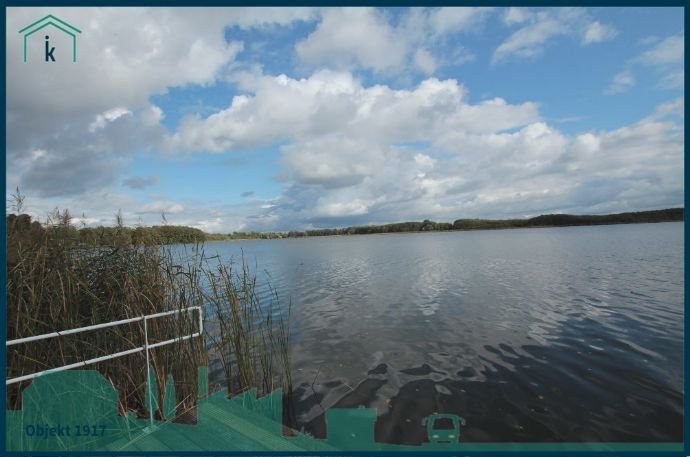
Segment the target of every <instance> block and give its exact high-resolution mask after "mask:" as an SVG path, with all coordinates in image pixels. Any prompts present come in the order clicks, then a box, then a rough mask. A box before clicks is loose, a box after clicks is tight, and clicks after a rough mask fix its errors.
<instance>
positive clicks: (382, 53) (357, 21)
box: [296, 8, 406, 71]
mask: <svg viewBox="0 0 690 457" xmlns="http://www.w3.org/2000/svg"><path fill="white" fill-rule="evenodd" d="M296 50H297V55H298V56H299V58H300V59H301V60H303V61H304V62H306V63H307V64H310V65H315V66H319V65H322V64H324V63H328V64H330V65H334V66H335V67H336V68H341V69H345V68H350V67H352V66H353V65H359V66H362V67H365V68H372V69H374V70H376V71H392V70H394V69H397V68H399V67H400V66H401V65H402V64H403V62H404V59H405V53H406V49H405V44H404V37H403V36H402V35H401V34H400V33H399V32H398V31H396V30H395V29H394V28H393V27H391V26H390V25H389V24H388V22H387V20H386V18H385V17H384V16H383V15H382V13H380V12H379V11H378V10H376V9H374V8H339V9H328V10H325V11H324V12H323V16H322V19H321V22H319V24H318V26H317V27H316V30H315V31H314V32H313V33H312V34H311V35H309V36H308V37H307V38H306V39H304V40H303V41H300V42H299V43H297V46H296Z"/></svg>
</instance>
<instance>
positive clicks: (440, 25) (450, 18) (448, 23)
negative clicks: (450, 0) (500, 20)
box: [428, 7, 494, 35]
mask: <svg viewBox="0 0 690 457" xmlns="http://www.w3.org/2000/svg"><path fill="white" fill-rule="evenodd" d="M493 11H494V9H493V8H487V7H444V8H437V9H433V10H431V11H430V12H429V16H428V23H429V25H430V27H431V29H432V30H433V33H434V34H435V35H446V34H450V33H457V32H466V31H471V30H474V29H476V28H477V27H479V26H481V25H482V24H483V23H484V22H485V21H486V20H487V18H488V17H489V16H490V15H491V14H493Z"/></svg>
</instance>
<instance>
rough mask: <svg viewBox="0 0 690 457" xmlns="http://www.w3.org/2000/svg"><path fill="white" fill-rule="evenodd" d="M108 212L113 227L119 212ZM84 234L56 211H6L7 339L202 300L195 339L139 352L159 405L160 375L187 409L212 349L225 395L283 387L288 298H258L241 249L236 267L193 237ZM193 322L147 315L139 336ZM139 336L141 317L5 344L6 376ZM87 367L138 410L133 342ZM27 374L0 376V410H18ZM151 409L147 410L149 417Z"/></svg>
mask: <svg viewBox="0 0 690 457" xmlns="http://www.w3.org/2000/svg"><path fill="white" fill-rule="evenodd" d="M116 221H117V224H116V227H119V228H120V229H121V230H122V231H123V233H124V231H125V230H126V229H125V227H124V224H123V221H122V218H121V216H120V215H118V217H117V218H116ZM93 233H94V231H93V230H92V231H91V232H90V236H89V237H88V239H87V240H86V241H85V238H84V237H83V236H80V233H79V230H78V229H77V228H76V227H74V226H73V224H72V223H71V216H70V215H69V213H68V212H67V211H65V212H60V211H57V210H56V211H55V212H54V213H53V215H52V216H51V217H49V218H48V220H47V221H45V222H44V223H39V222H37V221H32V220H31V218H30V217H29V216H28V215H25V214H21V215H14V214H10V215H9V216H8V217H7V260H8V262H7V338H8V340H12V339H16V338H23V337H28V336H34V335H39V334H43V333H49V332H53V331H56V330H66V329H71V328H76V327H83V326H88V325H93V324H99V323H104V322H110V321H115V320H120V319H127V318H131V317H138V316H143V315H147V314H153V313H157V312H162V311H170V310H180V309H183V308H187V307H190V306H202V307H203V308H204V316H205V319H206V322H205V327H207V328H206V331H205V333H204V334H203V336H202V337H201V338H192V339H190V340H186V341H180V342H176V343H174V344H171V345H167V346H162V347H159V348H154V349H151V350H150V357H151V365H152V368H153V370H154V373H155V377H156V381H157V384H158V386H159V389H158V391H159V393H158V394H159V401H158V404H159V405H162V404H163V401H162V399H163V394H164V393H163V389H162V386H164V385H165V382H166V379H167V377H168V375H169V374H172V377H173V379H174V382H175V392H176V402H177V404H178V411H179V412H188V411H190V410H193V409H194V407H195V405H196V401H197V391H198V385H197V383H198V378H197V369H198V367H200V366H207V365H208V361H209V357H211V358H213V357H220V359H221V362H222V365H223V368H224V372H225V384H226V385H227V386H228V395H229V396H230V395H233V394H235V393H239V392H242V391H245V390H247V389H251V388H257V390H258V391H259V392H260V393H268V392H270V391H272V390H273V389H275V388H277V387H283V388H284V389H286V391H291V389H292V381H291V376H290V356H289V341H290V334H289V322H288V319H289V311H290V307H289V306H287V307H282V306H281V304H280V301H279V300H278V296H277V294H273V295H272V299H271V300H270V301H269V303H262V302H261V300H259V294H258V293H257V290H258V285H257V279H256V275H255V274H254V273H253V272H252V271H250V269H249V268H248V266H247V263H246V262H245V261H244V259H242V262H241V264H240V265H239V266H237V267H236V266H235V265H234V264H233V263H232V262H230V263H227V262H223V261H222V260H221V259H219V258H217V257H213V258H207V257H206V256H205V254H204V249H203V245H196V246H192V247H191V254H190V253H189V251H188V250H187V249H180V248H179V247H173V246H161V245H160V244H159V243H158V241H159V240H156V239H155V237H149V239H145V240H140V242H139V243H138V244H137V245H132V244H131V243H130V242H129V238H128V237H125V236H123V237H121V238H119V239H120V240H121V241H120V242H118V237H117V236H114V237H113V236H112V230H111V233H109V237H108V242H107V243H104V242H103V240H99V239H98V237H93V236H92V235H93ZM96 233H97V231H96ZM116 234H117V230H116ZM197 321H198V317H197V315H196V313H180V314H179V315H174V316H166V317H160V318H156V319H151V320H149V321H148V337H149V343H155V342H157V341H163V340H167V339H172V338H175V337H177V336H180V335H188V334H191V333H193V332H195V331H197V328H198V323H197ZM206 323H208V324H209V325H206ZM143 342H144V330H143V324H142V323H141V322H133V323H130V324H125V325H121V326H117V327H110V328H108V329H102V330H96V331H93V332H86V333H80V334H75V335H66V336H60V337H56V338H52V339H49V340H42V341H36V342H32V343H26V344H21V345H17V346H10V347H9V348H8V351H7V377H8V378H10V377H16V376H22V375H25V374H28V373H33V372H37V371H41V370H45V369H49V368H54V367H57V366H62V365H67V364H70V363H74V362H78V361H83V360H87V359H91V358H95V357H100V356H103V355H106V354H111V353H114V352H118V351H123V350H127V349H132V348H135V347H140V346H143V344H144V343H143ZM207 342H208V343H207ZM90 367H91V368H93V369H96V370H98V371H100V372H101V373H102V374H103V375H104V376H105V377H106V379H108V380H109V381H110V382H111V383H112V384H113V386H114V387H115V388H116V389H117V391H118V392H119V408H120V412H121V413H122V414H124V413H126V412H127V411H135V412H136V413H137V415H139V416H140V417H146V416H147V414H148V410H147V406H146V397H145V390H146V377H147V376H146V359H145V353H144V352H141V353H137V354H131V355H127V356H124V357H120V358H117V359H112V360H108V361H104V362H99V363H97V364H94V365H91V366H90ZM29 382H30V381H26V382H22V383H18V384H13V385H10V386H8V390H7V408H8V409H19V408H21V391H22V390H23V388H25V387H26V386H27V385H28V384H29ZM288 408H289V407H288ZM161 416H162V415H161V412H160V411H157V412H156V417H157V418H158V419H162V417H161ZM186 417H187V418H188V417H189V415H186Z"/></svg>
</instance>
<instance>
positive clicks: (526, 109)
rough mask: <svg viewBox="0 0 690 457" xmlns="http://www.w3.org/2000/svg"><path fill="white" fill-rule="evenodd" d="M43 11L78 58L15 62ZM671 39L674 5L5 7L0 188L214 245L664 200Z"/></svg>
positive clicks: (679, 51) (39, 55) (83, 218)
mask: <svg viewBox="0 0 690 457" xmlns="http://www.w3.org/2000/svg"><path fill="white" fill-rule="evenodd" d="M46 14H53V15H56V16H57V17H59V18H60V19H62V20H64V21H67V22H69V23H70V24H72V25H73V26H75V27H77V28H78V29H80V30H81V32H82V33H81V34H79V36H78V39H77V40H78V42H77V47H78V58H77V62H72V55H71V50H72V48H71V42H70V41H69V40H70V39H71V38H70V37H68V36H66V35H64V34H62V33H61V32H60V31H59V30H57V29H55V28H53V27H47V28H46V29H43V30H42V31H41V32H40V33H36V34H34V35H32V36H30V37H29V38H28V40H27V62H26V63H24V62H23V42H22V35H21V34H19V33H18V31H19V30H20V29H22V28H23V27H24V26H26V25H28V24H31V23H32V22H34V21H36V20H37V19H40V18H41V17H43V16H45V15H46ZM44 32H45V34H46V35H48V36H50V43H51V44H50V46H51V47H55V51H54V54H53V55H54V57H55V59H56V62H49V63H46V62H45V61H44V55H43V53H44V50H43V47H44V36H43V33H44ZM683 42H684V23H683V10H682V9H680V8H675V9H674V8H651V9H650V8H601V9H584V8H569V9H559V8H543V9H532V8H518V9H516V8H429V9H426V8H413V9H398V8H395V9H376V8H352V9H348V8H344V9H343V8H328V9H311V8H302V9H298V8H284V9H283V8H208V9H193V8H178V9H163V8H153V9H143V8H133V9H130V8H51V9H45V8H9V9H7V37H6V46H7V52H6V59H7V144H6V164H7V175H6V178H7V181H6V189H7V192H8V194H9V193H10V192H12V191H14V189H15V188H16V187H17V186H19V188H20V190H21V192H22V193H23V194H25V195H26V196H27V197H26V201H25V204H26V209H27V211H28V212H30V213H31V214H33V215H34V216H38V217H40V218H44V217H45V215H46V214H47V213H48V212H49V211H50V210H51V209H52V208H55V207H59V208H68V209H69V210H70V211H71V212H72V213H73V214H74V215H77V216H80V217H79V218H78V219H77V222H83V223H86V224H90V225H112V224H113V223H114V220H115V217H114V215H115V213H116V212H117V211H118V210H119V209H121V210H122V213H123V215H124V218H125V222H126V223H128V224H130V225H134V224H137V223H144V224H157V223H160V221H161V213H163V212H164V213H165V215H166V218H167V220H168V222H169V223H171V224H184V225H190V226H194V227H198V228H201V229H203V230H206V231H209V232H220V233H226V232H231V231H238V230H262V231H263V230H290V229H305V228H315V227H344V226H349V225H363V224H370V223H372V224H374V223H386V222H397V221H404V220H422V219H432V220H436V221H453V220H455V219H457V218H466V217H487V218H504V217H526V216H533V215H538V214H542V213H555V212H567V213H575V214H584V213H595V214H596V213H607V212H621V211H630V210H646V209H658V208H665V207H672V206H682V205H683V203H684V200H683V190H684V183H683V162H684V160H683V150H684V133H683V123H684V118H683V111H684V89H683V84H684V47H683Z"/></svg>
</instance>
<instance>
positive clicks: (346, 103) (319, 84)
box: [169, 71, 539, 152]
mask: <svg viewBox="0 0 690 457" xmlns="http://www.w3.org/2000/svg"><path fill="white" fill-rule="evenodd" d="M253 84H254V88H253V92H254V93H253V94H252V95H242V96H237V97H235V98H234V99H233V101H232V104H231V105H230V106H229V107H228V108H227V109H225V110H222V111H220V112H218V113H216V114H214V115H212V116H209V117H208V118H207V119H201V118H198V117H190V118H187V119H185V120H183V122H182V123H181V125H180V128H179V129H178V131H177V132H176V133H175V135H174V136H172V137H171V138H170V141H169V145H170V147H171V148H173V149H186V150H206V151H213V152H224V151H229V150H233V149H238V148H245V147H252V146H257V145H262V144H270V143H273V142H277V141H296V142H300V141H303V140H305V141H306V140H311V141H313V139H314V138H317V137H330V136H332V135H334V134H338V135H343V136H349V137H350V138H357V139H358V141H361V142H365V143H366V142H368V143H373V144H382V143H387V142H388V143H390V142H402V141H423V140H428V141H430V140H432V139H433V138H434V137H435V135H437V134H438V133H439V132H440V131H442V130H444V129H454V130H458V131H470V132H485V131H490V132H493V131H501V130H507V129H512V128H516V127H519V126H522V125H525V124H527V123H529V122H531V121H534V120H535V119H538V117H539V114H538V109H537V105H536V104H534V103H529V102H528V103H523V104H520V105H511V104H509V103H507V102H506V101H505V100H503V99H500V98H496V99H492V100H488V101H484V102H482V103H480V104H476V105H472V104H468V103H466V102H465V100H464V99H465V95H466V91H465V89H464V87H463V86H461V85H460V84H458V82H457V81H455V80H445V81H441V80H438V79H435V78H429V79H427V80H425V81H422V82H421V83H420V84H419V85H418V86H417V87H416V88H414V89H412V90H393V89H391V88H389V87H387V86H382V85H376V86H371V87H364V86H362V84H361V83H360V82H359V81H357V80H356V79H355V78H354V77H353V76H352V75H351V74H350V73H342V72H332V71H320V72H318V73H315V74H314V75H312V76H311V77H310V78H307V79H300V80H297V79H291V78H288V77H287V76H285V75H280V76H276V77H268V76H264V77H261V78H259V79H257V80H254V83H253Z"/></svg>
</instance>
